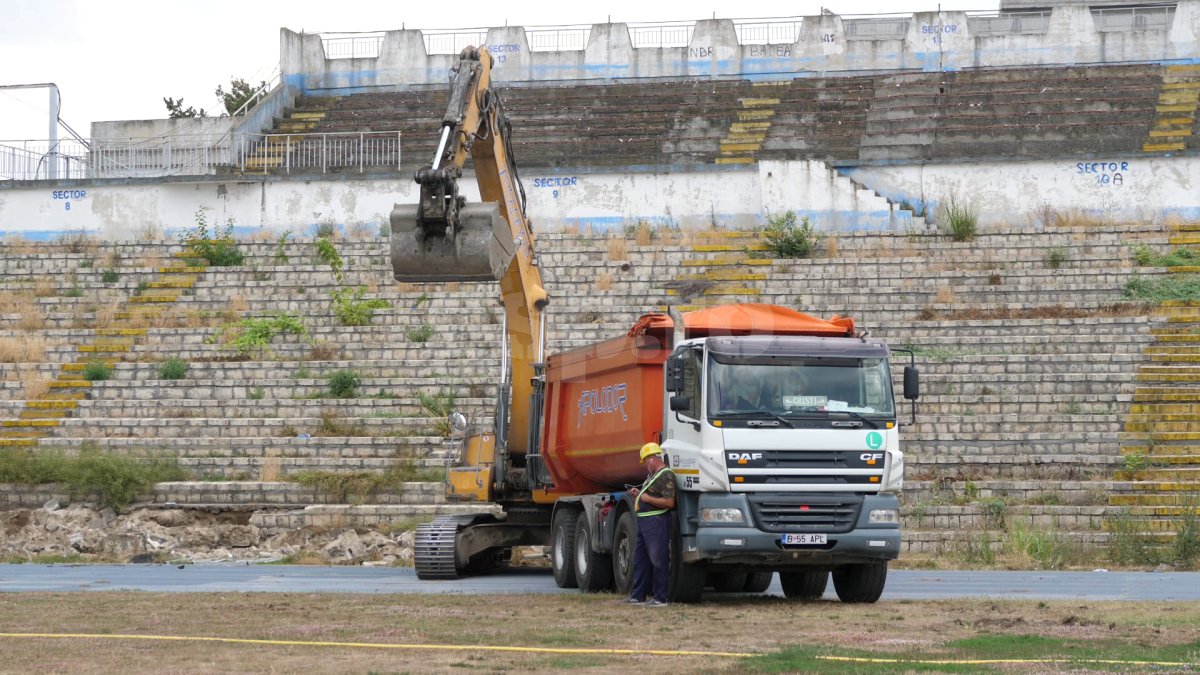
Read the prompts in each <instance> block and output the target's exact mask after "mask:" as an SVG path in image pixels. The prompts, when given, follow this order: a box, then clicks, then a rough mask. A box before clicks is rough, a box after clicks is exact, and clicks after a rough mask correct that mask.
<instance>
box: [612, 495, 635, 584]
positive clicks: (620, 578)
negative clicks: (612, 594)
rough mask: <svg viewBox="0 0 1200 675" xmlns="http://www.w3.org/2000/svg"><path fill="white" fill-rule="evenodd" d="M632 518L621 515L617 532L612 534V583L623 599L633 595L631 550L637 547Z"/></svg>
mask: <svg viewBox="0 0 1200 675" xmlns="http://www.w3.org/2000/svg"><path fill="white" fill-rule="evenodd" d="M633 518H634V516H633V514H632V513H630V512H628V511H626V512H625V513H622V514H621V519H620V520H618V521H617V531H616V532H615V533H614V534H613V550H612V568H613V583H614V584H615V585H616V591H617V595H621V596H624V597H629V595H630V594H631V593H633V549H634V547H636V546H637V524H636V523H634V522H633Z"/></svg>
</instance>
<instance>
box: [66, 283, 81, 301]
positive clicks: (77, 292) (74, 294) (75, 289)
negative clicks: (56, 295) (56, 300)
mask: <svg viewBox="0 0 1200 675" xmlns="http://www.w3.org/2000/svg"><path fill="white" fill-rule="evenodd" d="M63 295H65V296H66V297H68V298H82V297H83V289H82V288H80V287H79V284H71V288H70V289H69V290H68V291H67V292H66V293H64V294H63Z"/></svg>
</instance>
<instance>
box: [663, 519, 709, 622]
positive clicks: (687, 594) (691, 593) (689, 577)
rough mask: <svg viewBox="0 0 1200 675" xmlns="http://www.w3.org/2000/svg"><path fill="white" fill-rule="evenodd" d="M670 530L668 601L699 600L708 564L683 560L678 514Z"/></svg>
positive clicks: (701, 595) (706, 576)
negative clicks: (669, 585) (669, 584)
mask: <svg viewBox="0 0 1200 675" xmlns="http://www.w3.org/2000/svg"><path fill="white" fill-rule="evenodd" d="M672 520H673V523H674V526H673V528H672V530H673V531H672V532H671V587H670V590H669V591H668V593H667V600H668V601H670V602H700V600H701V599H702V598H703V597H704V584H705V583H706V582H707V581H708V565H706V564H705V563H703V562H696V563H685V562H683V555H682V553H683V541H682V539H681V538H680V536H679V514H678V513H675V514H674V518H673V519H672Z"/></svg>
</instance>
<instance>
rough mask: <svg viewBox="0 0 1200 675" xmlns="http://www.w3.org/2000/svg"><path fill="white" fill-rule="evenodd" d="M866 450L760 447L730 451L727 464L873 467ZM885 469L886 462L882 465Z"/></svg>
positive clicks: (734, 466) (754, 466) (784, 467)
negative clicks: (868, 462) (865, 453)
mask: <svg viewBox="0 0 1200 675" xmlns="http://www.w3.org/2000/svg"><path fill="white" fill-rule="evenodd" d="M863 454H864V453H863V452H862V451H849V450H756V451H753V452H734V451H730V452H729V453H727V455H726V459H725V465H726V466H728V467H729V468H731V469H737V468H754V469H870V468H875V466H874V465H870V464H867V463H866V461H865V460H864V459H863V458H862V456H863ZM878 468H879V469H881V470H882V469H883V465H882V463H880V464H879V465H878Z"/></svg>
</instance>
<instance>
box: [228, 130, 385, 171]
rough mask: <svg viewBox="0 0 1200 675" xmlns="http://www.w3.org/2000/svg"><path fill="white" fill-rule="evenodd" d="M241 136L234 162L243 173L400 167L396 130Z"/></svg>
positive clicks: (364, 169)
mask: <svg viewBox="0 0 1200 675" xmlns="http://www.w3.org/2000/svg"><path fill="white" fill-rule="evenodd" d="M240 138H241V141H240V143H239V147H238V148H237V162H236V164H237V165H238V166H239V167H240V168H241V170H242V172H243V173H258V172H260V171H261V173H263V174H267V173H270V172H271V171H272V170H275V171H282V172H283V173H292V172H293V171H295V172H298V173H311V172H313V171H315V170H316V169H320V170H321V173H329V172H333V173H344V172H346V171H355V170H357V171H358V172H360V173H362V172H364V171H366V169H367V168H368V167H369V168H374V169H380V168H386V169H393V168H394V169H396V170H397V171H398V170H399V169H400V160H401V151H400V132H399V131H373V132H353V131H348V132H336V133H328V134H242V135H241V136H240Z"/></svg>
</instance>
